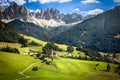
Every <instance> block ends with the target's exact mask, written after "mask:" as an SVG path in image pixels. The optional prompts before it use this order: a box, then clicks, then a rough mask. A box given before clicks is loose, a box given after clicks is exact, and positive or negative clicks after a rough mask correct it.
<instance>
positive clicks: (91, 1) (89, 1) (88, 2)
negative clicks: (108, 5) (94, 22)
mask: <svg viewBox="0 0 120 80" xmlns="http://www.w3.org/2000/svg"><path fill="white" fill-rule="evenodd" d="M81 3H83V4H90V3H100V2H99V1H98V0H82V1H81Z"/></svg>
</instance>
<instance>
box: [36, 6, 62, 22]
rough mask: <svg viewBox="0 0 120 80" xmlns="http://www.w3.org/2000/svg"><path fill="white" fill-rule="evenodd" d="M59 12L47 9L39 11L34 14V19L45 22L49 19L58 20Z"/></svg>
mask: <svg viewBox="0 0 120 80" xmlns="http://www.w3.org/2000/svg"><path fill="white" fill-rule="evenodd" d="M60 15H61V14H60V12H59V11H58V10H57V9H55V8H47V9H46V10H43V9H41V10H39V11H38V12H37V13H36V14H35V17H36V18H38V19H46V20H50V19H55V20H56V19H60Z"/></svg>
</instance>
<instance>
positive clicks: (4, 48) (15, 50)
mask: <svg viewBox="0 0 120 80" xmlns="http://www.w3.org/2000/svg"><path fill="white" fill-rule="evenodd" d="M0 51H5V52H11V53H17V54H19V51H18V49H17V48H11V47H9V46H6V47H2V48H0Z"/></svg>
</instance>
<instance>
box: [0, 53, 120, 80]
mask: <svg viewBox="0 0 120 80" xmlns="http://www.w3.org/2000/svg"><path fill="white" fill-rule="evenodd" d="M49 61H50V60H49ZM0 63H1V64H0V74H1V75H0V80H3V79H4V80H19V79H22V80H38V79H41V80H47V79H50V80H61V79H67V80H68V79H69V80H118V79H119V78H120V76H118V74H116V73H114V70H115V68H116V67H117V66H118V65H116V64H110V65H111V70H110V72H106V71H104V70H106V65H107V63H105V62H97V61H84V60H74V59H67V58H58V59H54V61H53V63H51V64H50V65H47V64H45V63H41V60H39V59H34V58H33V57H30V56H24V55H18V54H8V53H6V52H0ZM98 63H99V64H100V65H99V66H98V67H97V69H96V70H94V67H95V65H96V64H98ZM34 66H37V67H38V68H39V69H38V71H32V68H33V67H34ZM8 69H9V70H8Z"/></svg>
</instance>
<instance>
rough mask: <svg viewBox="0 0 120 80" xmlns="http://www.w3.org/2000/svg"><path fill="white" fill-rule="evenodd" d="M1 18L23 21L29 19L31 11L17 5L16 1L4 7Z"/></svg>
mask: <svg viewBox="0 0 120 80" xmlns="http://www.w3.org/2000/svg"><path fill="white" fill-rule="evenodd" d="M0 11H1V10H0ZM1 15H2V16H3V17H0V18H1V19H7V20H9V19H23V20H25V21H27V20H29V19H30V17H32V15H33V14H32V13H31V12H30V11H29V10H28V9H27V8H26V7H24V6H19V5H17V3H13V4H11V5H10V6H9V7H8V8H6V9H5V10H4V11H3V12H2V14H1Z"/></svg>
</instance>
